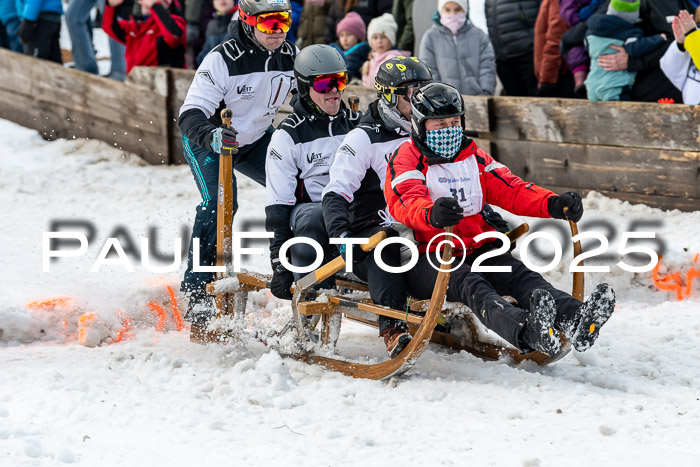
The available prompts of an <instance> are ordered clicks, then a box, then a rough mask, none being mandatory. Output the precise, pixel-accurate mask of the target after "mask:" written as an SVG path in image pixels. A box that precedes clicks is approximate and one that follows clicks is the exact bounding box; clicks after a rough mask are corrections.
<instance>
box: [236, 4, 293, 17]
mask: <svg viewBox="0 0 700 467" xmlns="http://www.w3.org/2000/svg"><path fill="white" fill-rule="evenodd" d="M238 8H240V10H241V11H242V12H243V13H245V14H246V15H248V16H257V15H259V14H260V13H271V12H274V11H292V4H291V2H290V1H289V0H240V1H239V2H238Z"/></svg>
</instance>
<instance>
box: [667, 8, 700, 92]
mask: <svg viewBox="0 0 700 467" xmlns="http://www.w3.org/2000/svg"><path fill="white" fill-rule="evenodd" d="M681 18H682V19H683V20H684V21H681ZM696 19H700V13H698V14H697V15H696ZM696 29H697V25H696V24H695V21H694V20H693V19H692V17H691V16H690V14H689V13H688V12H687V11H682V12H681V13H680V14H679V15H678V16H677V17H676V18H674V19H673V34H674V36H675V37H676V41H675V42H673V43H672V44H671V45H669V46H668V50H666V53H665V54H664V55H663V57H661V61H660V62H659V65H660V66H661V70H662V71H663V72H664V74H665V75H666V77H667V78H668V80H669V81H670V82H671V83H673V85H674V86H675V87H677V88H678V89H679V90H680V91H681V92H682V94H683V103H684V104H686V105H698V104H700V71H698V67H697V66H696V65H695V62H694V60H693V59H692V57H691V56H690V53H689V52H688V50H686V48H685V42H686V41H685V38H686V35H687V34H689V33H693V32H694V31H695V30H696Z"/></svg>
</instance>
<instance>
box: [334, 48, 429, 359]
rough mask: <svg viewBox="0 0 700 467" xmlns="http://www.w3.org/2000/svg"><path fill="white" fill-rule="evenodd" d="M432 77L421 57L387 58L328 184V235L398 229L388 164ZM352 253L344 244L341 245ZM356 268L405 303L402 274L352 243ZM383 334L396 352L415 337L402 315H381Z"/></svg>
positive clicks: (375, 295)
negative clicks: (391, 221)
mask: <svg viewBox="0 0 700 467" xmlns="http://www.w3.org/2000/svg"><path fill="white" fill-rule="evenodd" d="M432 79H433V77H432V74H431V73H430V69H429V68H428V67H427V66H426V64H425V63H423V62H421V61H420V60H418V59H417V58H416V57H397V58H392V59H389V60H387V61H386V62H384V63H383V64H382V65H381V66H380V67H379V71H378V72H377V77H376V78H375V80H374V81H375V88H376V89H377V97H378V99H377V100H375V101H374V102H372V103H371V104H370V105H369V108H368V109H367V112H366V113H365V115H364V117H362V120H361V121H360V124H359V125H358V126H357V128H355V129H354V130H352V131H350V133H348V134H347V135H346V136H345V139H344V140H343V142H342V144H341V145H340V147H339V148H338V151H337V152H336V154H335V160H334V161H333V165H332V166H331V170H330V182H329V183H328V185H326V188H325V189H324V190H323V218H324V221H325V223H326V229H327V230H328V235H330V236H331V237H334V238H343V237H352V238H369V237H371V236H372V235H374V234H376V233H377V232H379V231H381V230H384V231H386V232H387V235H397V232H396V231H395V230H394V229H392V228H390V226H389V225H387V222H384V221H383V219H386V216H385V215H384V214H385V212H384V211H385V209H386V200H385V199H384V189H383V188H384V177H385V175H386V165H387V162H388V160H389V158H390V157H391V155H392V154H394V151H396V149H398V147H399V146H400V145H401V144H402V143H403V142H404V141H406V140H407V139H408V137H409V136H410V134H411V122H410V117H411V100H410V99H411V95H413V92H414V91H415V90H416V89H418V87H419V86H421V85H423V84H426V83H429V82H431V81H432ZM339 249H340V250H341V251H340V252H341V254H342V255H343V256H345V257H347V256H348V251H346V249H345V246H344V245H341V246H340V248H339ZM348 250H352V261H350V260H349V259H348V261H347V262H346V263H347V264H351V265H352V267H353V272H354V273H355V274H357V276H358V277H359V278H360V279H362V280H365V281H367V285H368V286H369V294H370V296H371V297H372V300H373V301H374V302H375V303H378V304H379V305H383V306H388V307H390V308H394V309H399V310H400V309H403V308H404V307H405V305H406V285H405V283H404V280H403V275H402V274H393V273H390V272H387V271H384V270H383V269H381V268H380V267H379V266H378V265H377V263H376V261H375V260H374V256H373V255H372V254H367V253H365V252H363V251H362V249H361V248H360V247H359V245H357V246H353V247H352V248H349V247H348ZM382 260H383V261H384V263H386V264H388V265H390V266H395V267H396V266H400V265H401V251H400V248H399V245H398V244H393V245H389V246H388V247H387V248H384V250H383V252H382ZM379 336H380V337H382V338H383V339H384V344H385V346H386V351H387V354H388V355H389V357H391V358H393V357H395V356H396V355H398V354H399V353H400V352H401V350H403V348H404V347H405V346H406V345H407V344H408V343H409V342H410V340H411V335H410V334H409V333H408V328H407V326H406V324H405V323H404V322H403V321H400V320H397V319H392V318H387V317H386V316H380V317H379Z"/></svg>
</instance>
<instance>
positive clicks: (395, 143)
mask: <svg viewBox="0 0 700 467" xmlns="http://www.w3.org/2000/svg"><path fill="white" fill-rule="evenodd" d="M377 105H378V102H377V101H374V102H372V103H371V104H370V106H369V109H368V110H367V113H366V114H365V116H364V117H363V118H362V120H361V121H360V124H359V125H358V126H357V128H355V129H354V130H352V131H351V132H350V133H348V134H347V136H346V137H345V139H344V140H343V143H342V144H341V146H340V147H339V148H338V151H337V153H336V155H335V160H334V161H333V165H332V166H331V170H330V182H329V183H328V185H326V188H325V189H324V190H323V219H324V221H325V223H326V230H328V235H329V236H331V237H341V236H343V234H346V235H354V234H357V233H359V232H362V231H364V230H365V229H367V228H370V227H373V226H376V225H379V224H380V223H381V222H382V219H381V218H380V217H379V214H378V211H382V210H384V208H385V207H386V201H385V199H384V178H385V177H386V166H387V163H388V161H389V158H390V157H391V156H392V155H393V154H394V152H395V151H396V150H397V149H398V148H399V146H401V144H402V143H403V142H404V141H406V140H407V139H408V137H409V135H408V133H405V132H403V131H401V130H400V129H398V128H397V129H396V130H392V129H390V128H389V127H387V125H386V124H384V122H383V121H382V118H381V116H380V115H379V111H378V109H377Z"/></svg>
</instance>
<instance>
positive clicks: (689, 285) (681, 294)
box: [651, 253, 700, 300]
mask: <svg viewBox="0 0 700 467" xmlns="http://www.w3.org/2000/svg"><path fill="white" fill-rule="evenodd" d="M698 258H700V253H696V254H695V258H693V263H697V262H698ZM661 259H662V257H659V262H658V263H656V266H655V267H654V269H653V270H652V271H651V278H652V280H653V281H654V285H656V286H657V287H658V288H659V289H660V290H667V291H669V292H675V293H676V298H677V299H678V300H683V299H684V298H690V296H691V294H692V290H693V279H695V278H696V277H700V269H695V268H694V267H691V268H690V269H688V271H686V273H685V277H684V275H683V274H682V273H680V272H673V273H669V274H667V275H666V276H665V277H663V278H660V277H659V268H660V267H661ZM684 278H685V280H684ZM684 282H685V285H683V283H684Z"/></svg>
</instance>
